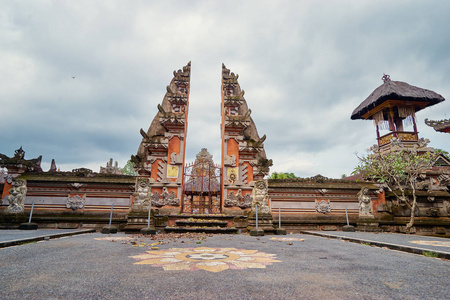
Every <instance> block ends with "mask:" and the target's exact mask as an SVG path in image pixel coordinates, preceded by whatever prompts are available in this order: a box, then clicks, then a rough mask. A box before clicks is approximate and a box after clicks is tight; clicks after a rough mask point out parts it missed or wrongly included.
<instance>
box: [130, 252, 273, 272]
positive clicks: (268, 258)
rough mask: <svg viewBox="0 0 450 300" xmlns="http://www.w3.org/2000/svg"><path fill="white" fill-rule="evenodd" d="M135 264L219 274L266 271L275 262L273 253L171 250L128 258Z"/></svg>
mask: <svg viewBox="0 0 450 300" xmlns="http://www.w3.org/2000/svg"><path fill="white" fill-rule="evenodd" d="M130 257H132V258H134V259H136V260H138V262H136V263H134V264H139V265H151V266H153V267H162V268H163V269H164V270H165V271H169V270H186V271H198V270H205V271H209V272H221V271H224V270H228V269H234V270H243V269H248V268H259V269H263V268H266V266H267V265H271V264H272V263H274V262H281V261H280V260H276V259H275V258H276V255H275V254H268V253H264V252H258V250H244V249H236V248H209V247H198V248H171V249H168V250H157V251H147V252H146V253H143V254H140V255H135V256H130Z"/></svg>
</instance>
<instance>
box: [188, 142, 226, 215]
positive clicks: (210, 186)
mask: <svg viewBox="0 0 450 300" xmlns="http://www.w3.org/2000/svg"><path fill="white" fill-rule="evenodd" d="M221 180H222V170H221V168H220V167H219V166H218V165H216V164H214V161H213V159H212V155H211V154H209V152H208V150H207V149H206V148H203V149H202V150H201V151H200V153H199V154H197V156H196V159H195V162H194V163H191V164H188V165H186V166H185V168H184V174H183V187H184V188H183V197H182V199H183V203H182V212H183V213H189V214H220V213H222V197H221V196H222V182H221Z"/></svg>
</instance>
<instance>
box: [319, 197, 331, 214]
mask: <svg viewBox="0 0 450 300" xmlns="http://www.w3.org/2000/svg"><path fill="white" fill-rule="evenodd" d="M316 211H317V212H319V213H322V214H326V213H329V212H331V204H330V201H328V202H327V201H326V200H316Z"/></svg>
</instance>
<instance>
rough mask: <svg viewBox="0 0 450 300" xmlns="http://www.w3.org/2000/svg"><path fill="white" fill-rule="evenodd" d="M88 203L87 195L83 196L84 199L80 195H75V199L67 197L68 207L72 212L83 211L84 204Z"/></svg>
mask: <svg viewBox="0 0 450 300" xmlns="http://www.w3.org/2000/svg"><path fill="white" fill-rule="evenodd" d="M85 203H86V195H83V198H82V197H80V196H79V195H75V196H73V197H70V195H69V196H67V202H66V207H67V208H69V209H72V210H77V209H82V208H83V207H84V204H85Z"/></svg>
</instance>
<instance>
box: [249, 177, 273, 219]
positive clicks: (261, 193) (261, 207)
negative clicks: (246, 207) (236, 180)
mask: <svg viewBox="0 0 450 300" xmlns="http://www.w3.org/2000/svg"><path fill="white" fill-rule="evenodd" d="M268 190H269V189H268V184H267V181H265V180H258V181H256V182H255V187H254V188H253V192H252V198H253V202H252V212H255V211H256V206H258V212H259V213H262V214H268V213H269V206H268V202H269V191H268Z"/></svg>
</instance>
